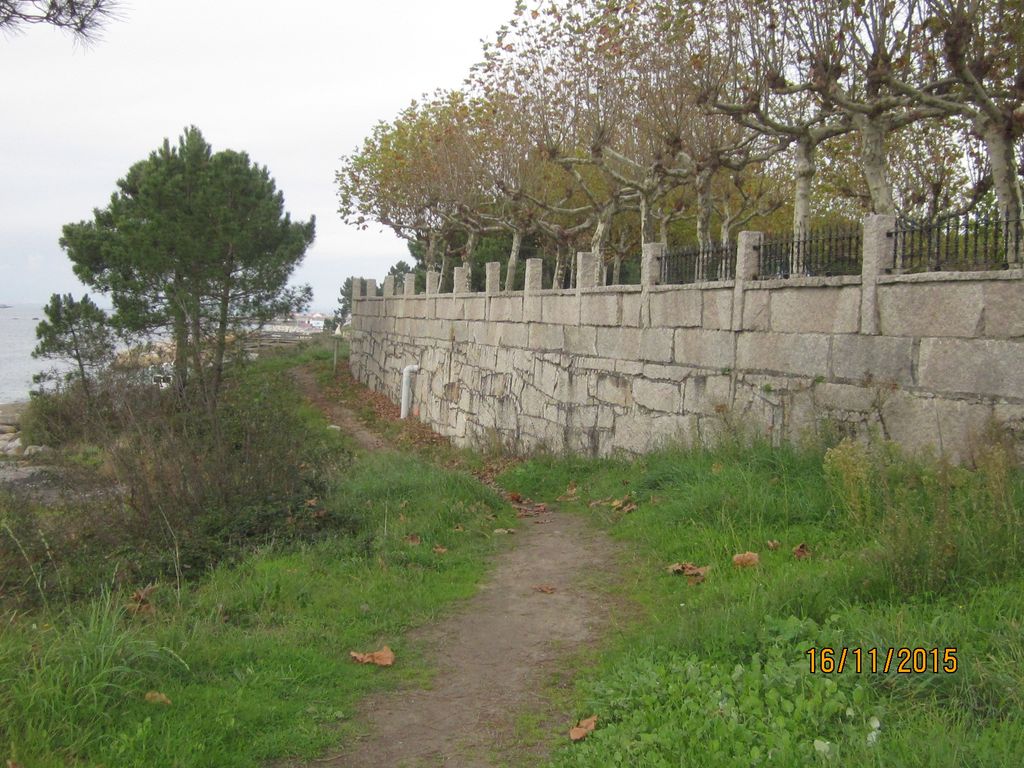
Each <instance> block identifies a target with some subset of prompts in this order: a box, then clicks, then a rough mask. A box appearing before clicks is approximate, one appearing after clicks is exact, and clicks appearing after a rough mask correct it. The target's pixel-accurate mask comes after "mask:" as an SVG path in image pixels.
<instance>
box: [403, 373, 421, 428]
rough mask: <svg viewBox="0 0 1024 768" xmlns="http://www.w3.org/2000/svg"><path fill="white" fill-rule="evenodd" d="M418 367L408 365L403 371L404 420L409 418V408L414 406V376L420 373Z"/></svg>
mask: <svg viewBox="0 0 1024 768" xmlns="http://www.w3.org/2000/svg"><path fill="white" fill-rule="evenodd" d="M419 369H420V367H419V366H418V365H407V366H405V368H403V369H402V418H403V419H407V418H409V407H410V406H411V405H412V375H413V374H414V373H416V371H418V370H419Z"/></svg>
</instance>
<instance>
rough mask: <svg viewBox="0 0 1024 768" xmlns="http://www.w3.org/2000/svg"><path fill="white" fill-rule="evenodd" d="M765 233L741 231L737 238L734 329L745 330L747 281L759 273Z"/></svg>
mask: <svg viewBox="0 0 1024 768" xmlns="http://www.w3.org/2000/svg"><path fill="white" fill-rule="evenodd" d="M763 241H764V235H763V234H762V233H760V232H740V233H739V235H738V236H737V238H736V281H735V283H734V284H733V294H732V329H733V330H734V331H742V330H743V304H744V298H745V291H746V289H747V288H746V283H747V281H748V280H753V279H754V277H756V276H757V273H758V259H759V257H760V255H761V250H760V249H761V243H762V242H763Z"/></svg>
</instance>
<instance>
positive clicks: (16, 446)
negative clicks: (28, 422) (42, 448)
mask: <svg viewBox="0 0 1024 768" xmlns="http://www.w3.org/2000/svg"><path fill="white" fill-rule="evenodd" d="M3 452H4V455H6V456H20V455H21V452H22V447H21V438H20V437H16V438H14V439H13V440H8V441H7V444H6V445H5V446H4V447H3Z"/></svg>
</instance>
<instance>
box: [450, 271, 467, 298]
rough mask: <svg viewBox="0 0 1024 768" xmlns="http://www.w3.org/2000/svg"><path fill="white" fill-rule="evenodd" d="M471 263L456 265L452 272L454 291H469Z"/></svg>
mask: <svg viewBox="0 0 1024 768" xmlns="http://www.w3.org/2000/svg"><path fill="white" fill-rule="evenodd" d="M469 270H470V266H469V264H464V265H463V266H461V267H456V268H455V269H454V270H453V274H452V293H469Z"/></svg>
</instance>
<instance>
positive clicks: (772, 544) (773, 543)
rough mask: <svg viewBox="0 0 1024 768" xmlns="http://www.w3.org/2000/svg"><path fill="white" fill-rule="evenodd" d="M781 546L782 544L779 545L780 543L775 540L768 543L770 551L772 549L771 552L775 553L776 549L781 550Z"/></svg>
mask: <svg viewBox="0 0 1024 768" xmlns="http://www.w3.org/2000/svg"><path fill="white" fill-rule="evenodd" d="M781 546H782V544H780V543H779V542H778V541H776V540H775V539H772V540H770V541H769V542H768V549H770V550H771V551H772V552H774V551H775V550H776V549H778V548H779V547H781Z"/></svg>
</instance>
